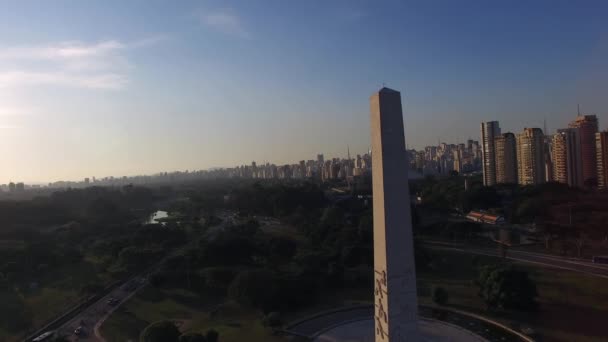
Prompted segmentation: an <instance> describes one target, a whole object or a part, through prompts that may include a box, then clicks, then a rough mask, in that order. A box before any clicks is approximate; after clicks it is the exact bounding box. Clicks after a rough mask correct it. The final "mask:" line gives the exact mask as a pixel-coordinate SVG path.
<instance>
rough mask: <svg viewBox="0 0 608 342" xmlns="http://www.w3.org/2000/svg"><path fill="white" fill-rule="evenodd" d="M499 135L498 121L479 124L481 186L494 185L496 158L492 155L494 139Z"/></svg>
mask: <svg viewBox="0 0 608 342" xmlns="http://www.w3.org/2000/svg"><path fill="white" fill-rule="evenodd" d="M499 135H500V127H499V126H498V121H488V122H482V123H481V168H482V171H483V185H485V186H491V185H494V184H496V156H495V154H494V138H496V137H497V136H499Z"/></svg>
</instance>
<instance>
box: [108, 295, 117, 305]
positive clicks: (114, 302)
mask: <svg viewBox="0 0 608 342" xmlns="http://www.w3.org/2000/svg"><path fill="white" fill-rule="evenodd" d="M106 303H107V304H108V305H112V306H114V305H116V304H118V299H116V298H114V297H110V299H108V300H107V301H106Z"/></svg>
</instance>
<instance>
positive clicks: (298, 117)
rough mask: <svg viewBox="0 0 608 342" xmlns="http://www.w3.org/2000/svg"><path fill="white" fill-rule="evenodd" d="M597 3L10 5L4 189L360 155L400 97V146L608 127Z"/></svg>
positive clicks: (1, 140) (603, 13)
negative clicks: (489, 133)
mask: <svg viewBox="0 0 608 342" xmlns="http://www.w3.org/2000/svg"><path fill="white" fill-rule="evenodd" d="M606 18H608V2H606V1H591V0H589V1H558V0H555V1H541V0H538V1H519V0H514V1H501V2H498V1H467V0H461V1H449V0H445V1H433V0H430V1H356V0H352V1H331V0H329V1H316V0H311V1H280V0H265V1H249V0H244V1H153V0H148V1H137V0H132V1H76V0H73V1H60V0H58V1H18V2H17V1H10V2H8V1H7V2H4V1H3V2H2V10H1V11H0V156H1V158H2V159H1V160H2V162H1V163H0V184H1V183H7V182H9V181H25V182H48V181H56V180H80V179H82V178H84V177H93V176H95V177H98V178H99V177H104V176H110V175H112V176H122V175H136V174H150V173H156V172H161V171H173V170H195V169H197V170H198V169H206V168H211V167H226V166H234V165H238V164H249V163H250V162H251V161H254V160H255V161H257V162H258V163H259V162H263V161H270V162H274V163H277V164H279V163H292V162H297V161H299V160H302V159H314V158H315V156H316V154H317V153H325V155H326V157H332V156H345V155H346V150H347V146H348V147H350V151H351V153H352V154H356V153H364V152H365V151H367V150H368V148H369V144H370V138H369V136H370V133H369V96H370V95H371V94H372V93H373V92H374V91H377V90H378V89H379V88H381V87H382V86H383V85H386V86H387V87H390V88H393V89H396V90H399V91H401V94H402V100H403V106H404V120H405V128H406V142H407V144H408V146H409V147H411V148H422V147H424V146H425V145H429V144H436V143H437V141H438V140H441V141H442V142H443V141H445V142H448V143H458V142H464V141H465V140H466V139H468V138H473V139H479V123H480V122H481V121H490V120H498V121H499V122H500V126H501V128H502V130H503V132H505V131H512V132H519V131H521V130H522V129H523V128H524V127H541V128H542V127H543V120H545V119H546V121H547V127H548V131H549V133H552V132H554V131H555V129H557V128H561V127H565V126H566V125H567V123H568V122H569V121H570V120H572V119H573V118H574V117H575V116H576V113H577V109H576V108H577V104H580V107H581V111H582V112H583V113H594V114H597V115H598V118H599V122H600V129H606V128H608V20H606Z"/></svg>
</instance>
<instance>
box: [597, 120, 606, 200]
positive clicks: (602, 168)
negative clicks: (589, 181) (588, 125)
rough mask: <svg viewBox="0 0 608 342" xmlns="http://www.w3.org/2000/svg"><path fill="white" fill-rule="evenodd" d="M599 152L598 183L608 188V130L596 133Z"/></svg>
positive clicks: (599, 185) (601, 186) (602, 187)
mask: <svg viewBox="0 0 608 342" xmlns="http://www.w3.org/2000/svg"><path fill="white" fill-rule="evenodd" d="M595 145H596V152H597V158H596V159H597V185H598V187H599V188H600V189H608V131H604V132H598V133H595Z"/></svg>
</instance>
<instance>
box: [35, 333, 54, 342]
mask: <svg viewBox="0 0 608 342" xmlns="http://www.w3.org/2000/svg"><path fill="white" fill-rule="evenodd" d="M51 337H53V332H52V331H47V332H45V333H44V334H42V335H40V336H38V337H36V338H35V339H33V340H32V342H40V341H46V340H50V339H51Z"/></svg>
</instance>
